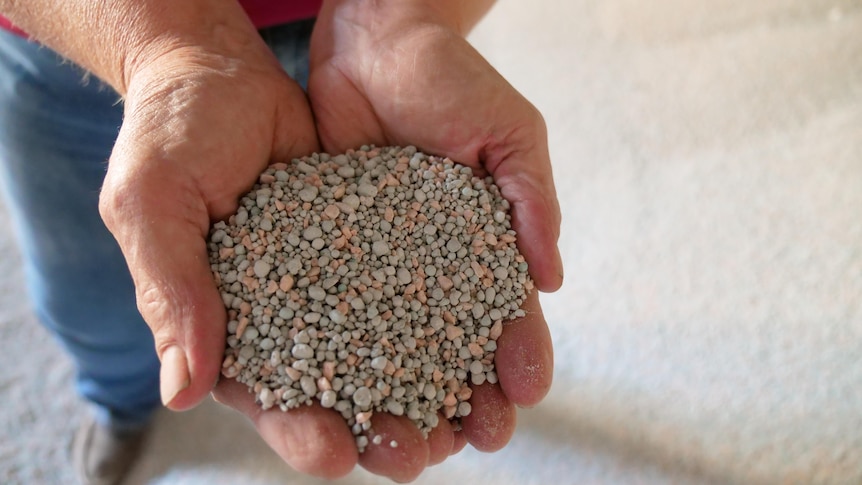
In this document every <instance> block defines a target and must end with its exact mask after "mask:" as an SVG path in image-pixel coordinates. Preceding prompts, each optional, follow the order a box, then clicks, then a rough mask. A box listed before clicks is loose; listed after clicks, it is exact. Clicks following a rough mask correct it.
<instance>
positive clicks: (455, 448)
mask: <svg viewBox="0 0 862 485" xmlns="http://www.w3.org/2000/svg"><path fill="white" fill-rule="evenodd" d="M465 446H467V436H466V435H465V434H464V430H458V431H455V433H454V434H453V435H452V451H450V452H449V456H452V455H457V454H458V453H460V452H461V450H463V449H464V447H465Z"/></svg>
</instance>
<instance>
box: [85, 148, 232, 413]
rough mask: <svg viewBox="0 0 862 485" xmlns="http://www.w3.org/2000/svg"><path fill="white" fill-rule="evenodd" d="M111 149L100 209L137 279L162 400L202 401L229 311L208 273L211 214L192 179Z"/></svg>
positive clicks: (180, 405) (176, 404)
mask: <svg viewBox="0 0 862 485" xmlns="http://www.w3.org/2000/svg"><path fill="white" fill-rule="evenodd" d="M119 147H120V145H119V144H118V149H115V153H114V154H113V155H112V157H111V158H112V159H111V163H110V168H109V170H108V174H107V176H106V179H105V183H104V185H103V189H102V193H101V197H100V206H99V209H100V212H101V214H102V218H103V219H104V220H105V224H106V225H107V227H108V229H109V230H110V231H111V232H112V233H113V235H114V237H115V238H116V239H117V241H118V242H119V244H120V247H121V248H122V250H123V253H124V255H125V257H126V261H127V263H128V265H129V269H130V272H131V274H132V278H133V279H134V282H135V288H136V295H137V302H138V309H139V311H140V312H141V315H142V316H143V318H144V320H146V322H147V324H148V325H149V326H150V329H151V330H152V332H153V336H154V338H155V344H156V352H157V353H158V356H159V359H160V360H161V374H160V380H161V397H162V402H163V403H164V404H165V405H166V406H167V407H169V408H171V409H174V410H183V409H187V408H190V407H192V406H194V405H196V404H197V403H198V402H200V401H201V400H202V399H203V398H204V397H205V396H206V395H207V394H209V392H210V391H211V390H212V388H213V386H214V385H215V383H216V380H217V379H218V373H219V369H220V368H221V365H220V363H221V357H222V353H223V351H224V335H225V322H226V315H225V310H224V304H223V303H222V301H221V297H220V295H219V293H218V290H217V289H216V287H215V284H214V282H213V277H212V273H211V272H210V268H209V263H208V257H207V249H206V234H207V231H208V228H209V216H208V213H207V209H206V205H205V202H204V200H203V198H202V197H200V195H199V193H198V191H197V189H196V187H195V186H194V183H193V182H192V181H191V180H189V179H188V178H184V177H183V176H182V175H180V174H177V173H176V172H177V170H176V169H171V167H170V166H168V165H169V164H168V163H166V162H161V163H160V161H159V160H152V159H151V160H146V161H145V162H141V163H135V161H134V159H132V160H129V158H130V157H127V156H126V154H125V153H123V152H122V150H121V149H120V148H119Z"/></svg>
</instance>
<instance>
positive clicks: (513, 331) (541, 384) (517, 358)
mask: <svg viewBox="0 0 862 485" xmlns="http://www.w3.org/2000/svg"><path fill="white" fill-rule="evenodd" d="M521 308H522V309H523V310H524V311H525V312H526V313H527V315H526V316H524V317H523V318H520V319H518V320H515V321H513V322H511V323H508V324H506V325H504V327H503V333H502V334H501V335H500V337H499V338H498V339H497V353H496V357H495V360H494V365H495V367H496V370H497V377H498V379H499V381H500V387H501V388H502V389H503V391H504V392H505V393H506V396H507V397H508V398H509V399H510V400H511V401H512V402H513V403H514V404H516V405H518V406H522V407H531V406H535V405H536V404H538V403H539V401H541V400H542V398H544V397H545V395H546V394H547V393H548V391H549V390H550V388H551V381H552V380H553V373H554V351H553V345H552V341H551V334H550V331H549V330H548V324H547V323H546V322H545V317H544V316H543V315H542V308H541V306H540V305H539V296H538V294H537V293H536V292H533V293H531V294H530V295H528V296H527V300H526V301H525V302H524V304H523V305H522V307H521ZM474 409H475V405H474Z"/></svg>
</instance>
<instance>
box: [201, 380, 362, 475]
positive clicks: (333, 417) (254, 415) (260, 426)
mask: <svg viewBox="0 0 862 485" xmlns="http://www.w3.org/2000/svg"><path fill="white" fill-rule="evenodd" d="M213 396H214V397H215V398H216V399H217V400H218V401H219V402H221V403H222V404H225V405H227V406H230V407H232V408H234V409H237V410H238V411H240V412H241V413H243V414H245V415H246V416H247V417H248V418H249V419H251V421H252V422H253V423H254V425H255V427H256V428H257V431H258V433H260V436H261V437H262V438H263V440H264V441H265V442H266V443H267V444H268V445H269V446H270V448H272V449H273V451H275V452H276V453H277V454H278V455H279V456H280V457H281V458H282V459H283V460H284V461H285V462H287V464H288V465H290V466H291V467H292V468H294V469H295V470H297V471H299V472H302V473H307V474H309V475H314V476H317V477H321V478H326V479H335V478H340V477H343V476H344V475H347V474H348V473H350V471H351V470H353V468H354V467H355V466H356V463H357V460H358V453H357V451H356V444H355V443H356V442H355V440H354V437H353V435H352V434H351V433H350V430H349V429H348V428H347V425H346V424H345V423H344V420H343V419H342V417H341V416H340V415H339V414H338V413H336V412H335V411H332V410H330V409H324V408H322V407H320V406H319V405H317V404H315V405H312V406H301V407H298V408H296V409H292V410H290V411H288V412H283V411H281V410H280V409H269V410H266V411H264V410H262V409H261V408H260V405H259V404H257V403H255V402H254V395H253V394H251V393H249V392H248V387H247V386H246V385H245V384H241V383H239V382H237V381H235V380H233V379H222V381H220V382H219V384H218V386H217V387H216V389H215V390H214V391H213Z"/></svg>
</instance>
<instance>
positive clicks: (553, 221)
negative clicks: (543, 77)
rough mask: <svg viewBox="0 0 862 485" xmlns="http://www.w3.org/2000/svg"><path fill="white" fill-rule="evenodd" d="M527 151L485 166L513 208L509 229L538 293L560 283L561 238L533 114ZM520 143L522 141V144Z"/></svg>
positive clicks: (541, 131)
mask: <svg viewBox="0 0 862 485" xmlns="http://www.w3.org/2000/svg"><path fill="white" fill-rule="evenodd" d="M535 116H536V121H535V122H534V124H535V126H534V127H533V128H532V129H530V130H524V131H526V132H528V133H530V135H528V137H529V138H530V142H529V143H528V144H527V145H526V146H528V147H529V148H527V149H523V150H520V151H517V150H516V151H514V152H512V153H511V154H509V155H508V156H506V158H504V159H501V160H499V161H495V160H493V159H491V160H489V161H488V163H487V166H488V169H489V171H491V173H492V174H493V177H494V181H495V182H496V183H497V185H498V186H499V187H500V192H501V193H502V195H503V197H505V198H506V200H508V201H509V202H510V203H511V205H512V227H513V228H514V229H515V231H516V232H517V234H518V249H519V250H520V251H521V253H522V254H523V255H524V257H525V258H526V259H527V263H529V265H530V275H531V276H532V277H533V279H534V281H535V283H536V287H537V288H538V289H539V290H540V291H545V292H552V291H556V290H558V289H559V288H560V286H561V285H562V284H563V262H562V257H561V256H560V251H559V248H558V247H557V240H558V239H559V237H560V221H561V218H562V216H561V214H560V206H559V202H558V200H557V194H556V190H555V188H554V180H553V174H552V171H551V160H550V155H549V154H548V148H547V135H546V130H545V125H544V122H543V121H542V120H541V116H539V115H538V113H536V114H535ZM522 143H523V141H522Z"/></svg>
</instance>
